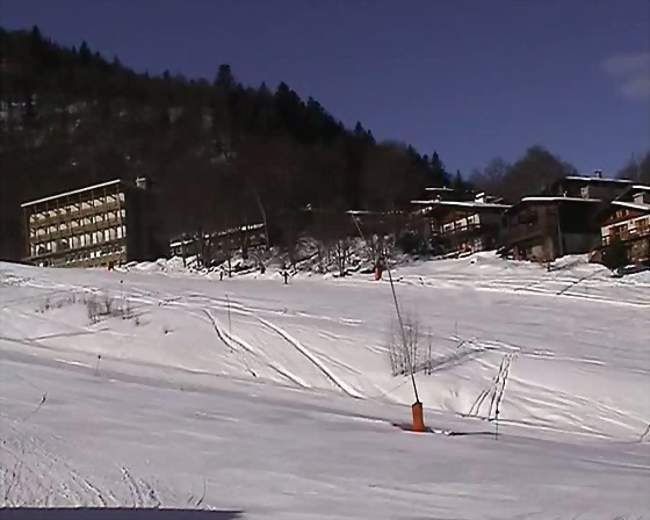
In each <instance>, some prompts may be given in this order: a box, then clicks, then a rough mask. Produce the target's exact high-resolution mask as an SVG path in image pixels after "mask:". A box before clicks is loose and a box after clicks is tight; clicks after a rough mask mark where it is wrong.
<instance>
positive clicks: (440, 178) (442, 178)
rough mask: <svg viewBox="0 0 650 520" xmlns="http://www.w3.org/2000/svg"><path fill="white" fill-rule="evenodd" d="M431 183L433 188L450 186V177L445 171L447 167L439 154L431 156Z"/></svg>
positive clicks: (434, 153) (435, 153)
mask: <svg viewBox="0 0 650 520" xmlns="http://www.w3.org/2000/svg"><path fill="white" fill-rule="evenodd" d="M430 171H431V181H432V184H433V186H436V187H440V186H447V185H448V184H449V175H448V174H447V172H446V170H445V165H444V163H443V162H442V160H441V159H440V156H439V155H438V152H436V151H434V152H433V154H431V167H430Z"/></svg>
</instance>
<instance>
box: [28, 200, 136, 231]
mask: <svg viewBox="0 0 650 520" xmlns="http://www.w3.org/2000/svg"><path fill="white" fill-rule="evenodd" d="M123 207H124V204H123V203H121V202H120V201H113V202H104V203H102V204H98V205H95V206H93V207H91V208H86V209H75V208H74V206H67V207H66V208H61V209H58V210H48V212H52V211H55V212H56V213H55V214H54V215H46V214H45V213H44V212H41V213H33V214H31V215H30V216H29V223H30V225H34V224H40V223H41V222H42V223H45V222H48V223H51V224H54V223H61V222H69V221H70V220H74V219H77V218H83V217H89V216H92V215H98V214H102V213H108V212H109V211H115V210H119V209H122V208H123Z"/></svg>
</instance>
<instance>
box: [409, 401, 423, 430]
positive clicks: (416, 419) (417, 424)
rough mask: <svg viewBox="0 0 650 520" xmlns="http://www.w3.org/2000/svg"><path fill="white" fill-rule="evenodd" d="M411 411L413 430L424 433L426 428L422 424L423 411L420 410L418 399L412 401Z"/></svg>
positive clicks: (420, 404) (420, 405)
mask: <svg viewBox="0 0 650 520" xmlns="http://www.w3.org/2000/svg"><path fill="white" fill-rule="evenodd" d="M411 411H412V412H413V431H414V432H419V433H424V432H425V430H426V428H425V426H424V411H423V410H422V403H421V402H420V401H416V402H415V403H413V405H412V406H411Z"/></svg>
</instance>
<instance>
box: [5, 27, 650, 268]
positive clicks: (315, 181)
mask: <svg viewBox="0 0 650 520" xmlns="http://www.w3.org/2000/svg"><path fill="white" fill-rule="evenodd" d="M216 51H218V50H215V52H216ZM432 142H433V145H435V136H432ZM470 145H471V143H470ZM596 159H597V158H596ZM596 163H597V161H596ZM575 172H576V169H575V168H574V167H573V166H572V165H570V164H568V163H567V162H565V161H563V160H562V159H560V158H559V157H557V156H556V155H554V154H552V153H551V152H550V151H548V150H546V149H544V148H543V147H541V146H533V147H531V148H529V149H528V150H526V151H525V153H524V154H523V155H522V157H520V158H519V159H518V160H517V161H515V162H514V163H512V164H509V163H506V162H505V161H504V160H502V159H498V158H497V159H495V160H493V161H491V162H490V163H489V164H488V165H487V166H486V167H485V168H484V169H482V170H477V171H475V172H473V174H472V175H471V176H469V175H468V176H466V177H463V176H461V174H460V172H458V171H456V172H455V173H453V174H450V173H449V172H447V171H446V169H445V165H444V163H443V161H442V160H441V158H440V156H439V155H438V153H436V152H435V151H434V152H432V153H431V155H430V156H428V155H421V154H420V153H419V152H418V151H416V150H415V149H414V148H413V147H411V146H408V145H405V144H401V143H395V142H390V143H386V142H384V143H378V142H376V141H375V139H374V137H373V135H372V132H371V131H370V130H368V129H366V128H364V126H363V125H362V124H361V123H357V124H356V125H355V127H354V128H352V129H350V128H346V127H345V126H344V125H343V124H342V123H341V122H340V121H338V120H337V119H336V118H335V117H333V116H332V115H331V114H330V113H328V112H327V110H326V109H325V108H324V107H323V106H321V104H320V103H319V102H318V101H317V100H315V99H313V98H308V99H306V100H304V99H301V97H300V96H299V94H298V93H296V92H295V91H294V90H292V89H291V87H289V86H288V85H287V84H286V83H280V84H279V85H278V86H277V87H276V88H274V89H271V88H269V87H268V86H267V85H266V84H264V83H262V84H261V85H259V86H258V87H250V86H245V85H242V84H241V83H239V82H238V81H237V79H236V76H235V74H234V73H233V71H232V70H231V67H230V66H229V65H225V64H224V65H221V66H220V67H218V70H216V71H215V77H214V79H213V80H207V79H187V78H184V77H182V76H179V75H172V74H170V73H168V72H165V73H163V74H161V75H159V76H152V75H149V74H146V73H144V74H141V73H136V72H134V71H132V70H130V69H129V68H127V67H125V66H124V65H122V64H121V63H120V61H119V60H118V59H117V57H114V58H112V59H107V58H106V57H104V56H102V55H101V54H100V53H99V52H95V51H94V50H91V49H90V48H89V46H88V45H87V44H86V43H85V42H82V44H81V45H80V46H79V47H78V48H75V47H72V48H64V47H62V46H60V45H57V44H56V43H54V42H52V41H50V40H49V39H47V38H46V37H44V36H43V35H42V34H41V32H40V31H39V30H38V28H36V27H34V28H33V29H32V30H31V31H5V30H3V29H1V28H0V258H4V259H17V258H20V256H21V255H22V248H21V243H22V232H23V230H22V222H21V215H20V202H22V201H25V200H29V199H33V198H36V197H39V196H44V195H48V194H53V193H57V192H60V191H65V190H69V189H74V188H77V187H82V186H85V185H88V184H91V183H96V182H101V181H105V180H110V179H115V178H122V179H126V180H133V179H135V177H137V176H141V175H144V176H147V177H149V178H150V180H151V181H152V186H153V188H152V189H153V191H154V192H155V195H156V197H157V201H158V207H159V208H160V215H159V217H160V222H161V226H162V235H163V236H164V237H170V236H174V235H176V234H178V233H180V232H186V231H189V232H193V231H197V230H198V229H204V230H216V229H223V228H230V227H233V226H238V225H241V224H245V223H252V222H260V221H262V220H267V221H268V222H269V224H270V227H273V228H274V230H275V233H274V235H275V239H276V240H277V241H279V242H280V243H282V242H285V243H287V242H290V241H291V240H293V239H295V229H296V227H297V226H296V222H297V220H298V219H299V216H300V215H301V213H302V210H303V209H304V208H306V207H310V208H312V209H313V210H325V212H327V213H328V214H331V213H330V212H331V211H333V210H343V209H371V210H380V211H382V210H393V209H400V208H405V207H407V205H408V201H409V200H410V199H412V198H416V197H420V196H422V195H423V188H424V187H425V186H442V185H450V184H453V185H457V186H466V185H467V181H466V180H469V182H471V184H473V185H474V186H475V187H476V188H477V189H483V190H487V191H490V192H492V193H494V194H496V195H501V196H502V197H504V198H505V199H507V200H510V201H515V200H517V199H518V198H519V197H520V196H522V195H524V194H529V193H537V192H539V191H540V190H542V189H543V188H544V187H545V186H548V185H549V184H550V183H551V182H553V181H554V180H556V179H557V178H559V177H562V176H564V175H567V174H572V173H575ZM621 174H623V175H625V176H628V177H634V178H637V179H639V180H640V181H643V182H650V155H646V156H645V157H644V158H641V159H633V160H632V161H630V162H629V163H628V164H627V165H626V166H625V168H623V170H622V171H621ZM321 214H325V213H323V212H321Z"/></svg>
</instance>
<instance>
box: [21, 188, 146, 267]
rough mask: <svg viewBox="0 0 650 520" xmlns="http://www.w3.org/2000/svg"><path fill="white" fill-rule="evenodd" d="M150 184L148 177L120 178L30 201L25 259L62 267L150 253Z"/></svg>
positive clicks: (143, 257)
mask: <svg viewBox="0 0 650 520" xmlns="http://www.w3.org/2000/svg"><path fill="white" fill-rule="evenodd" d="M146 189H147V185H146V179H144V178H140V179H138V181H137V185H131V184H129V183H127V182H125V181H123V180H121V179H115V180H112V181H108V182H102V183H99V184H94V185H92V186H86V187H84V188H79V189H76V190H71V191H67V192H63V193H58V194H55V195H51V196H48V197H43V198H40V199H36V200H31V201H28V202H24V203H23V204H21V207H22V210H23V218H24V223H25V234H26V239H27V240H26V243H25V258H24V259H25V260H26V261H27V262H30V263H33V264H36V265H41V266H57V267H97V266H109V265H117V264H121V263H124V262H127V261H130V260H147V259H150V258H151V257H152V253H153V248H152V241H151V238H152V237H151V234H150V231H151V229H150V227H149V226H148V219H147V215H148V214H149V210H148V209H147V208H146V203H145V197H146V195H145V191H146Z"/></svg>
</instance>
